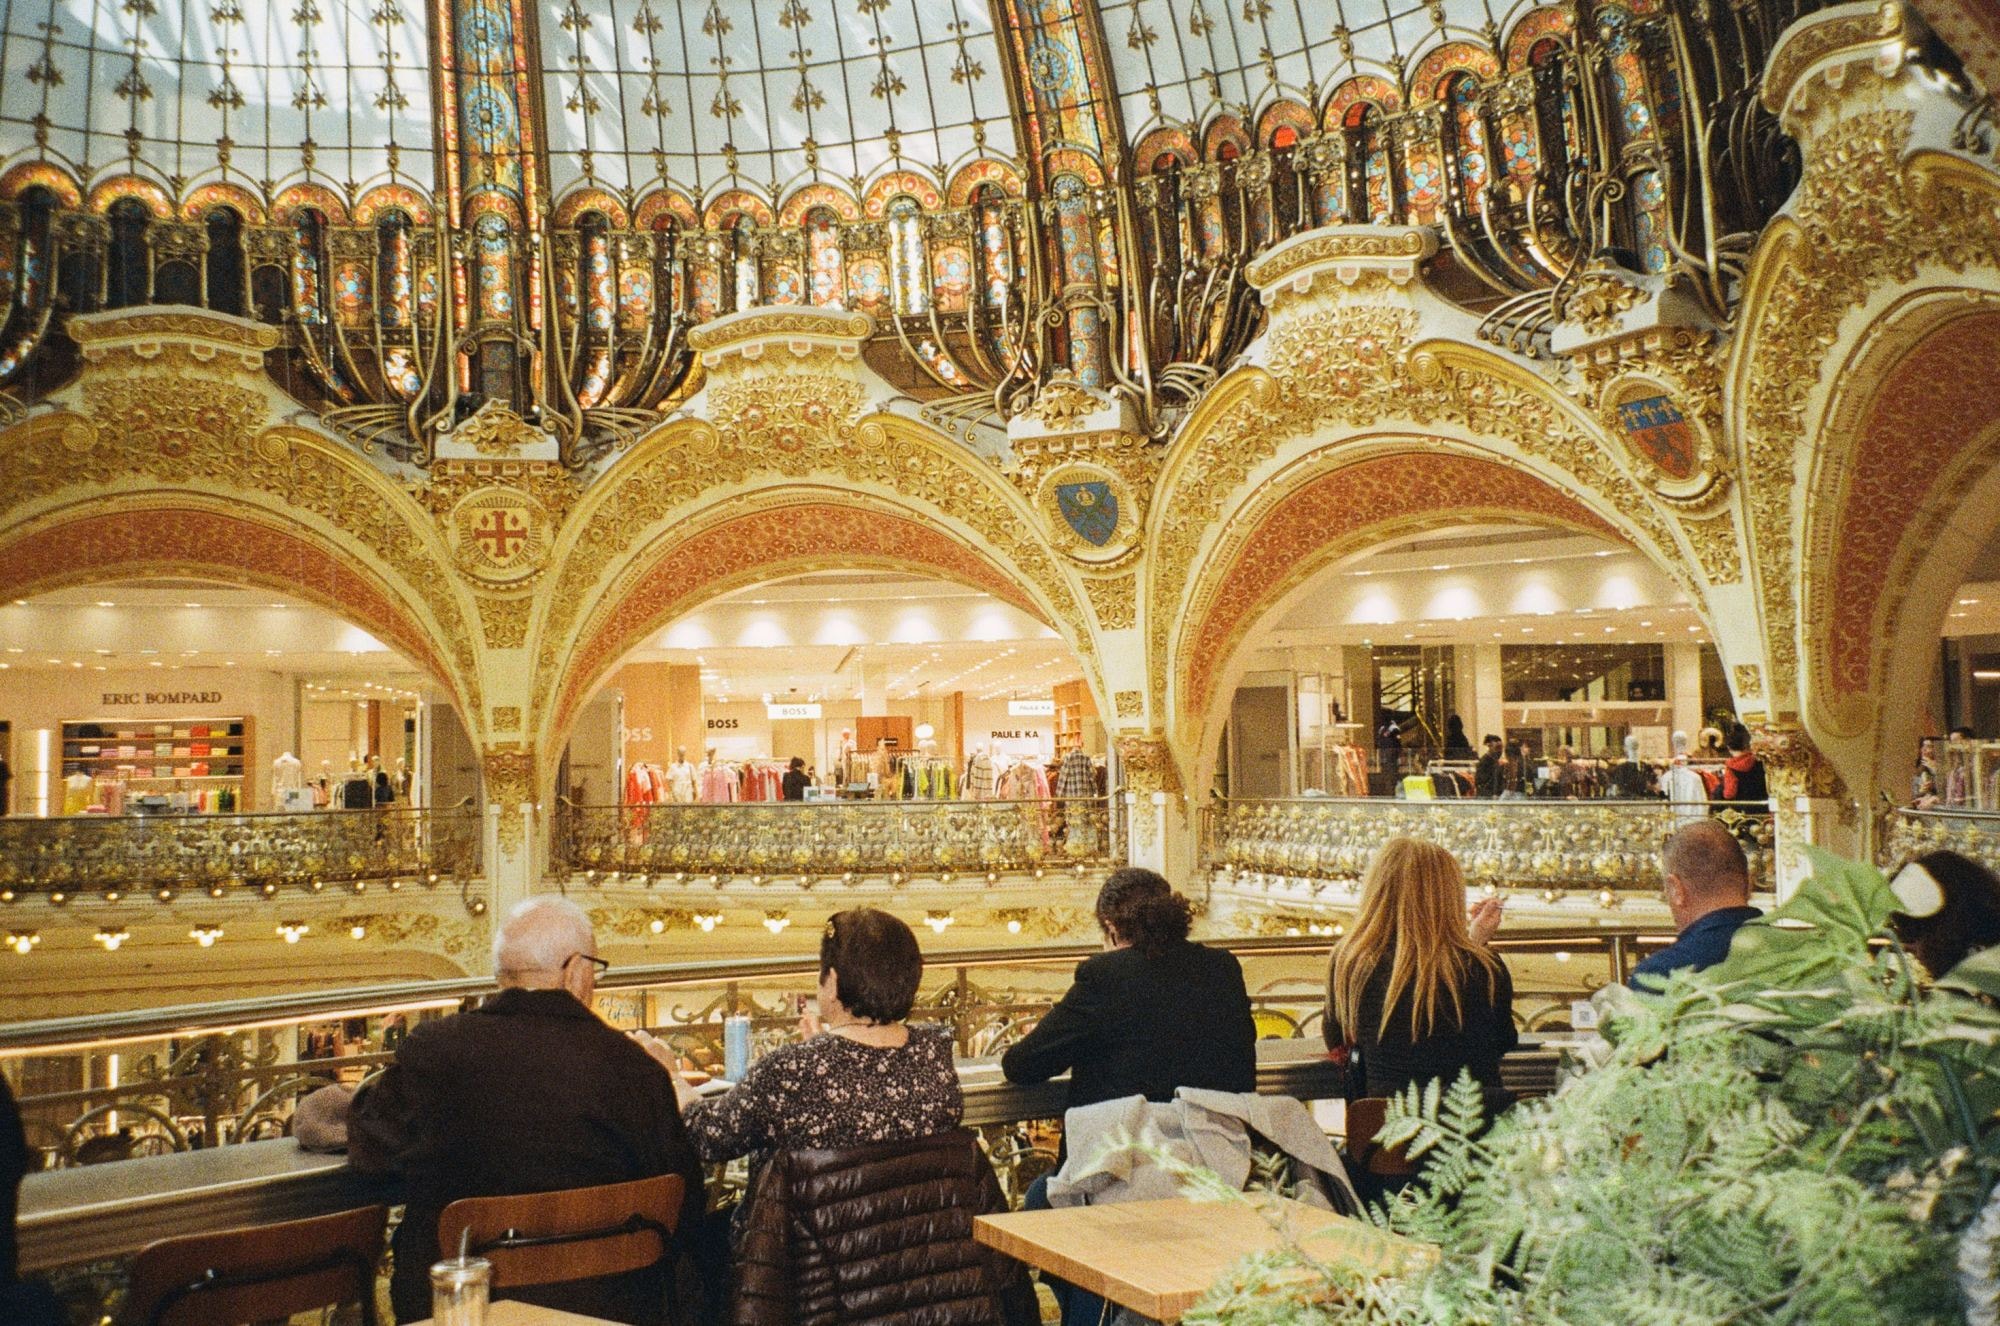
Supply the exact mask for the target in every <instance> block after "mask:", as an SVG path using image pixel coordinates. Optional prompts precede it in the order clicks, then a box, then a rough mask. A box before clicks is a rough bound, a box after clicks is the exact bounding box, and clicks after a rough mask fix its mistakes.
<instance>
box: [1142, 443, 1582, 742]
mask: <svg viewBox="0 0 2000 1326" xmlns="http://www.w3.org/2000/svg"><path fill="white" fill-rule="evenodd" d="M1488 520H1518V521H1526V522H1529V523H1532V524H1536V525H1543V526H1547V527H1549V528H1552V529H1561V530H1575V531H1580V532H1584V533H1589V534H1596V535H1600V536H1602V537H1605V538H1611V539H1618V540H1620V541H1622V535H1621V534H1620V533H1619V531H1618V530H1617V529H1616V528H1615V527H1614V526H1613V525H1612V524H1611V523H1610V522H1609V521H1607V520H1605V519H1604V518H1602V517H1601V516H1599V515H1597V514H1596V513H1595V512H1593V511H1592V510H1591V509H1590V508H1589V507H1587V506H1585V505H1584V504H1583V503H1582V502H1581V501H1579V500H1577V499H1576V498H1575V497H1573V496H1571V495H1569V494H1568V493H1565V492H1563V491H1561V490H1560V489H1558V488H1556V487H1555V486H1554V485H1552V484H1550V483H1548V482H1547V481H1546V480H1544V479H1542V478H1540V477H1538V476H1536V475H1534V474H1532V473H1530V472H1528V471H1527V470H1525V469H1523V468H1521V467H1520V466H1518V465H1512V464H1508V463H1506V462H1504V461H1501V460H1498V459H1496V458H1493V457H1491V456H1481V455H1474V454H1467V453H1465V452H1461V451H1451V450H1444V449H1442V448H1440V447H1438V446H1437V445H1436V444H1435V443H1432V444H1431V445H1428V446H1422V447H1417V446H1413V445H1412V443H1411V440H1410V439H1401V440H1399V441H1397V442H1395V443H1391V444H1390V445H1389V447H1388V448H1386V449H1373V448H1352V447H1344V448H1342V450H1341V451H1340V453H1339V454H1337V455H1329V454H1328V453H1326V452H1318V453H1314V454H1313V455H1310V456H1307V457H1306V458H1304V459H1303V460H1301V461H1298V462H1296V463H1294V464H1293V465H1292V466H1290V467H1288V468H1287V469H1286V470H1283V471H1281V472H1279V473H1278V474H1276V475H1274V476H1273V477H1272V478H1271V479H1270V480H1268V481H1267V482H1266V484H1265V485H1264V486H1263V487H1262V489H1260V491H1259V493H1258V495H1257V497H1256V498H1255V499H1254V500H1252V501H1251V502H1249V503H1246V504H1245V506H1244V507H1243V508H1242V509H1241V510H1239V511H1238V512H1237V513H1236V514H1235V515H1234V516H1232V517H1231V518H1230V520H1229V523H1228V525H1227V526H1226V527H1225V528H1224V530H1223V532H1222V535H1221V537H1220V538H1219V539H1218V540H1217V543H1216V545H1215V547H1214V549H1213V550H1212V551H1211V553H1210V554H1209V556H1208V557H1206V558H1205V559H1204V560H1203V562H1202V565H1201V568H1200V571H1199V574H1198V579H1197V581H1196V583H1195V585H1194V586H1193V592H1192V594H1191V595H1190V596H1189V600H1188V611H1187V614H1186V617H1185V619H1184V620H1185V623H1186V624H1185V625H1184V626H1183V628H1182V630H1181V632H1180V633H1179V636H1178V645H1179V647H1178V650H1177V652H1176V655H1175V661H1174V681H1175V683H1176V690H1175V695H1176V697H1177V700H1178V702H1179V705H1180V715H1181V720H1182V723H1183V724H1193V723H1197V722H1199V721H1201V720H1204V719H1206V718H1207V717H1209V714H1208V711H1209V709H1210V708H1211V707H1212V706H1213V705H1214V703H1215V702H1216V699H1217V683H1218V682H1219V681H1221V680H1223V679H1224V678H1225V677H1226V676H1227V674H1228V672H1229V669H1230V667H1231V664H1232V663H1233V662H1234V660H1235V658H1236V656H1237V654H1238V653H1239V652H1240V651H1241V649H1242V647H1243V645H1244V643H1245V641H1246V640H1247V638H1248V637H1249V636H1250V634H1251V633H1252V631H1253V630H1254V629H1255V625H1256V623H1257V620H1258V619H1259V618H1260V617H1261V616H1263V615H1264V614H1266V613H1268V612H1269V611H1270V610H1271V609H1272V608H1273V607H1275V606H1276V605H1277V603H1278V602H1279V601H1281V600H1282V599H1283V598H1284V596H1285V595H1286V594H1288V593H1290V592H1291V591H1292V590H1294V589H1296V588H1298V587H1299V586H1300V585H1302V584H1304V583H1305V582H1306V581H1307V580H1309V579H1311V578H1312V577H1313V576H1314V575H1317V574H1318V573H1319V572H1320V571H1322V570H1324V569H1325V568H1326V567H1327V566H1330V565H1332V564H1334V563H1335V562H1338V561H1341V560H1343V559H1345V558H1346V557H1349V556H1352V555H1353V554H1354V553H1356V552H1359V551H1361V550H1362V549H1364V548H1367V547H1369V546H1371V545H1375V544H1379V543H1382V542H1384V541H1386V540H1389V539H1392V538H1397V537H1401V536H1404V535H1407V534H1413V533H1417V532H1420V531H1423V530H1427V529H1437V528H1442V527H1444V526H1448V525H1459V524H1467V523H1479V522H1482V521H1488Z"/></svg>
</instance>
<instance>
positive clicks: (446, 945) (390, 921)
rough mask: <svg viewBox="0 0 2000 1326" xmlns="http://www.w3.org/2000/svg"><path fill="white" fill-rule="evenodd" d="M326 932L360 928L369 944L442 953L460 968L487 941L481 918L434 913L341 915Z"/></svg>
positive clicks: (484, 924) (342, 931) (409, 912)
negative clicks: (446, 915) (371, 942)
mask: <svg viewBox="0 0 2000 1326" xmlns="http://www.w3.org/2000/svg"><path fill="white" fill-rule="evenodd" d="M328 929H329V930H331V931H333V932H335V933H340V934H345V933H348V932H351V931H353V930H356V929H359V930H360V931H361V932H362V933H363V934H365V935H367V936H368V938H369V939H370V940H371V941H375V942H378V943H383V944H386V945H388V946H389V947H390V948H396V949H417V950H419V951H423V950H428V951H430V952H432V953H441V954H443V955H444V956H445V957H448V958H451V959H453V960H454V961H458V962H459V963H460V966H461V968H463V967H464V965H465V964H464V962H463V959H465V958H467V957H469V956H473V955H477V954H479V953H480V951H481V950H482V949H484V948H485V947H486V944H487V942H488V939H487V931H486V921H485V920H484V919H483V918H482V917H479V916H471V917H467V918H466V919H464V920H459V919H456V918H446V917H442V916H439V915H437V914H436V913H435V912H418V911H404V910H398V911H393V912H355V913H351V914H348V915H344V916H342V917H341V918H340V919H339V920H337V921H335V922H334V923H333V924H332V925H331V926H329V927H328Z"/></svg>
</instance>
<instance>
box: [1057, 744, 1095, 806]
mask: <svg viewBox="0 0 2000 1326" xmlns="http://www.w3.org/2000/svg"><path fill="white" fill-rule="evenodd" d="M1056 795H1057V796H1058V797H1060V798H1063V799H1065V800H1068V799H1071V798H1079V799H1080V798H1083V797H1091V796H1095V795H1097V776H1096V773H1095V771H1094V770H1093V769H1092V768H1091V763H1090V756H1089V755H1088V754H1087V753H1086V752H1085V751H1084V749H1083V747H1081V746H1072V747H1071V748H1070V749H1069V750H1068V751H1067V752H1066V753H1065V754H1064V755H1063V757H1062V765H1061V766H1060V767H1059V768H1058V769H1057V770H1056Z"/></svg>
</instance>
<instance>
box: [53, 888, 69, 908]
mask: <svg viewBox="0 0 2000 1326" xmlns="http://www.w3.org/2000/svg"><path fill="white" fill-rule="evenodd" d="M49 901H50V902H52V903H54V904H55V905H56V906H58V907H60V906H62V905H63V904H64V903H66V902H68V901H69V895H68V894H67V893H64V892H63V891H62V890H61V889H53V890H51V891H50V892H49Z"/></svg>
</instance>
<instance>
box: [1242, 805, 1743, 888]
mask: <svg viewBox="0 0 2000 1326" xmlns="http://www.w3.org/2000/svg"><path fill="white" fill-rule="evenodd" d="M1707 811H1708V812H1712V813H1713V814H1714V815H1715V816H1716V817H1717V818H1719V819H1722V820H1723V821H1724V822H1726V823H1728V824H1729V825H1730V827H1731V828H1732V830H1733V831H1734V832H1735V833H1736V836H1737V838H1738V840H1739V841H1740V842H1742V844H1743V846H1744V850H1745V852H1746V854H1747V855H1748V856H1749V858H1750V872H1751V879H1752V880H1753V881H1754V882H1755V883H1756V887H1757V888H1758V889H1759V890H1769V889H1770V888H1771V887H1772V863H1773V852H1772V845H1771V844H1772V838H1771V817H1770V814H1769V811H1768V808H1767V807H1764V806H1761V805H1760V806H1749V805H1742V806H1721V805H1711V806H1710V807H1708V808H1707ZM1702 813H1704V812H1702V811H1692V812H1691V811H1690V809H1689V808H1687V807H1677V806H1672V805H1669V804H1668V803H1667V802H1664V801H1543V800H1530V799H1519V800H1515V799H1508V800H1499V801H1484V800H1477V801H1475V800H1463V801H1453V800H1441V801H1394V800H1389V799H1387V798H1355V799H1348V798H1336V797H1301V798H1297V799H1290V800H1268V801H1267V800H1236V801H1226V802H1222V803H1220V804H1219V805H1217V806H1216V807H1214V808H1212V809H1211V810H1210V812H1209V815H1210V822H1209V824H1208V826H1207V828H1206V833H1205V841H1206V843H1207V848H1208V859H1209V860H1210V861H1211V862H1212V863H1213V864H1216V865H1220V866H1225V867H1231V868H1234V869H1235V870H1237V871H1256V872H1261V873H1268V874H1280V875H1290V876H1295V877H1299V878H1305V879H1324V880H1354V879H1359V878H1360V877H1361V875H1362V872H1363V871H1365V870H1366V869H1367V867H1368V862H1369V859H1370V858H1371V857H1372V856H1373V855H1374V853H1375V850H1376V848H1378V847H1380V846H1381V845H1382V844H1383V843H1384V842H1386V841H1387V840H1389V839H1390V838H1395V837H1399V836H1405V835H1407V836H1409V837H1413V838H1422V839H1425V840H1426V841H1429V842H1434V843H1437V844H1439V845H1440V846H1442V847H1445V848H1448V849H1449V850H1450V851H1451V853H1452V854H1453V855H1454V856H1456V857H1457V858H1458V863H1459V866H1460V867H1461V868H1462V869H1463V870H1464V871H1465V875H1466V878H1467V879H1469V880H1471V881H1473V882H1474V883H1478V884H1492V885H1494V886H1496V887H1501V888H1508V887H1513V888H1541V889H1565V888H1569V889H1576V888H1591V889H1612V890H1626V889H1632V890H1640V891H1646V892H1652V891H1655V890H1657V889H1658V888H1659V856H1660V845H1661V844H1662V843H1663V842H1664V841H1665V840H1666V837H1667V835H1668V834H1669V833H1671V832H1672V831H1673V829H1674V828H1675V826H1676V825H1678V824H1680V823H1683V822H1685V821H1686V820H1687V819H1688V818H1690V816H1691V815H1692V817H1694V818H1699V817H1700V816H1701V814H1702Z"/></svg>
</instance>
